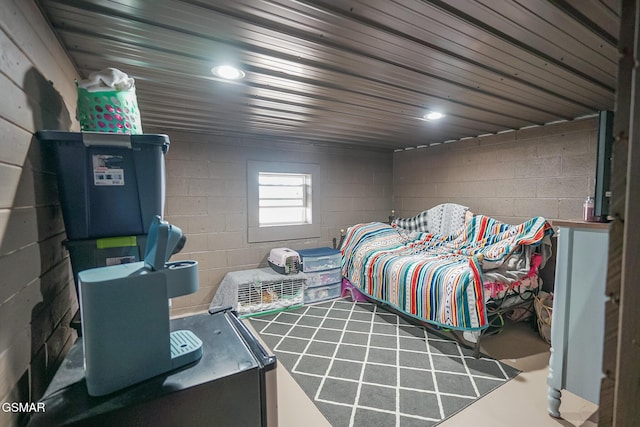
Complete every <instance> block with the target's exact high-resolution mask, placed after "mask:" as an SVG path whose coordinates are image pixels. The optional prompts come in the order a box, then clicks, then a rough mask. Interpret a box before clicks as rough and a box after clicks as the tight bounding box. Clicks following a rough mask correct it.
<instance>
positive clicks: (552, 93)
mask: <svg viewBox="0 0 640 427" xmlns="http://www.w3.org/2000/svg"><path fill="white" fill-rule="evenodd" d="M587 92H589V91H587ZM571 93H579V92H576V91H572V92H571ZM550 94H551V95H553V96H557V95H556V94H555V93H554V92H550ZM566 99H567V100H569V101H570V102H575V100H571V99H570V98H568V97H567V98H566Z"/></svg>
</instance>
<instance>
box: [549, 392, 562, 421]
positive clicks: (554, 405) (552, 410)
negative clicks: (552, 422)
mask: <svg viewBox="0 0 640 427" xmlns="http://www.w3.org/2000/svg"><path fill="white" fill-rule="evenodd" d="M561 396H562V393H560V390H558V389H557V388H553V387H549V394H548V395H547V403H548V408H547V410H548V411H549V415H551V416H552V417H554V418H560V397H561Z"/></svg>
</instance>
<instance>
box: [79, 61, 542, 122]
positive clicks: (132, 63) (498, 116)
mask: <svg viewBox="0 0 640 427" xmlns="http://www.w3.org/2000/svg"><path fill="white" fill-rule="evenodd" d="M86 54H87V55H94V54H95V53H94V52H89V53H86ZM114 60H120V61H124V59H123V55H122V54H120V55H118V56H117V58H116V57H114ZM126 63H127V65H128V67H129V69H131V68H132V67H142V65H141V64H137V65H136V64H135V59H134V60H131V61H127V62H126ZM109 64H111V65H112V64H113V61H109V60H108V59H105V60H104V64H103V65H102V66H107V65H109ZM123 69H124V68H123ZM176 83H178V82H174V84H176ZM259 86H260V85H253V87H257V88H259ZM263 87H265V86H263ZM303 93H304V92H303ZM363 96H365V95H363ZM366 96H368V97H371V94H366ZM341 97H342V98H343V97H344V94H343V93H342V91H338V92H336V94H335V95H334V96H333V99H340V98H341ZM316 98H319V95H316ZM343 102H344V101H343ZM460 106H461V107H464V108H466V109H467V110H468V111H469V114H477V113H473V110H475V111H478V109H479V108H480V107H478V106H473V105H460ZM481 110H482V111H485V112H486V113H488V114H492V115H494V117H495V119H497V120H499V119H504V118H508V117H509V116H508V115H506V114H500V113H499V112H493V111H490V110H487V109H481ZM459 116H460V117H464V116H465V114H464V112H460V113H459ZM513 120H516V121H518V122H520V123H523V122H525V123H527V124H532V122H530V121H525V120H524V119H523V118H518V117H515V118H513ZM543 122H544V121H543V120H542V121H539V122H537V123H536V122H533V123H536V124H540V123H543ZM495 123H496V124H499V122H495ZM504 126H506V127H508V128H509V127H511V126H510V125H509V124H505V125H504Z"/></svg>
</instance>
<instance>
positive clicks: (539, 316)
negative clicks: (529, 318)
mask: <svg viewBox="0 0 640 427" xmlns="http://www.w3.org/2000/svg"><path fill="white" fill-rule="evenodd" d="M533 306H534V308H535V310H536V320H537V323H538V333H539V334H540V336H541V337H542V338H543V339H544V340H545V341H546V342H547V343H549V344H551V319H552V317H553V294H550V293H548V292H545V291H540V292H538V295H536V296H535V297H534V301H533Z"/></svg>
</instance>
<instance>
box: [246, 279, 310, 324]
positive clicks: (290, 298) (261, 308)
mask: <svg viewBox="0 0 640 427" xmlns="http://www.w3.org/2000/svg"><path fill="white" fill-rule="evenodd" d="M282 277H283V278H282V279H280V280H277V281H271V282H264V281H262V280H256V281H254V282H252V283H242V284H241V285H240V286H239V287H238V308H237V309H238V313H239V314H244V315H246V314H254V313H264V312H265V311H272V310H281V309H283V308H288V307H290V306H296V305H300V304H302V292H303V289H304V284H305V279H288V278H287V276H282Z"/></svg>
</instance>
